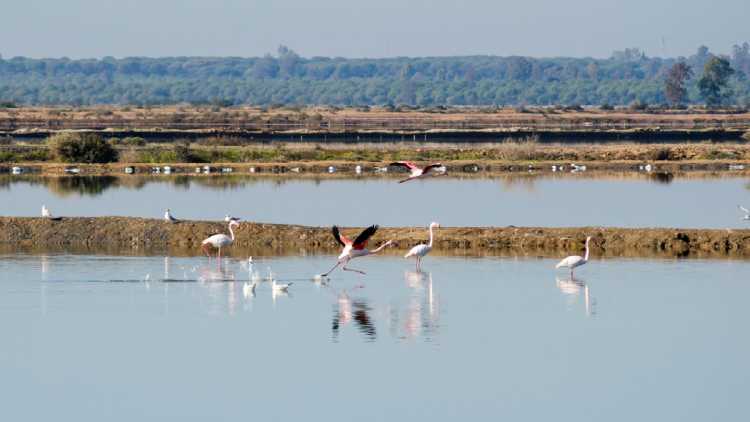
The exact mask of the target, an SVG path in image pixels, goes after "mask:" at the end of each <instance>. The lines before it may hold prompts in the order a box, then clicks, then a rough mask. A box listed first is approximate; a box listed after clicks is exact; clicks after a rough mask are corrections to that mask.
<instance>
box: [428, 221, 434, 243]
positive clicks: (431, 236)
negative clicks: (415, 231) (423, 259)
mask: <svg viewBox="0 0 750 422" xmlns="http://www.w3.org/2000/svg"><path fill="white" fill-rule="evenodd" d="M432 238H433V235H432V224H430V243H429V244H427V246H429V247H432Z"/></svg>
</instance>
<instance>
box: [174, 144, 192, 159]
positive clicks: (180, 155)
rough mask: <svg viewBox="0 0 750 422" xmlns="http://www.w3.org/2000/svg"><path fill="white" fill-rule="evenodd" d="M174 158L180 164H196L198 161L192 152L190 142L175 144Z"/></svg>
mask: <svg viewBox="0 0 750 422" xmlns="http://www.w3.org/2000/svg"><path fill="white" fill-rule="evenodd" d="M174 158H175V160H176V161H177V162H180V163H194V162H195V161H196V160H195V158H194V157H193V153H192V152H191V151H190V143H188V142H182V143H178V144H174Z"/></svg>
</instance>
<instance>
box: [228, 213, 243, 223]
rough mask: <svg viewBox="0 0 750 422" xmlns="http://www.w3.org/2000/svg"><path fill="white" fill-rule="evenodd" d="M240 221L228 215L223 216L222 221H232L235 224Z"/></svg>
mask: <svg viewBox="0 0 750 422" xmlns="http://www.w3.org/2000/svg"><path fill="white" fill-rule="evenodd" d="M240 220H242V219H241V218H239V217H232V216H231V215H230V214H227V215H225V216H224V221H225V222H227V223H230V222H232V221H234V222H236V223H239V222H240Z"/></svg>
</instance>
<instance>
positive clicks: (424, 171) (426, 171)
mask: <svg viewBox="0 0 750 422" xmlns="http://www.w3.org/2000/svg"><path fill="white" fill-rule="evenodd" d="M389 165H391V166H397V167H404V168H406V169H408V170H409V171H410V172H411V174H410V175H409V177H408V178H406V179H404V180H399V183H404V182H408V181H409V180H414V179H419V178H420V177H424V176H428V175H430V174H432V173H435V172H436V171H438V170H440V169H442V171H440V173H445V167H443V165H442V164H440V163H435V164H430V165H429V166H426V167H424V168H420V167H419V166H417V165H416V164H414V163H413V162H411V161H396V162H395V163H391V164H389Z"/></svg>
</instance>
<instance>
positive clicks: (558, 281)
mask: <svg viewBox="0 0 750 422" xmlns="http://www.w3.org/2000/svg"><path fill="white" fill-rule="evenodd" d="M555 285H556V286H557V288H558V289H560V292H562V294H563V295H564V296H565V298H566V305H567V308H568V309H572V308H573V307H575V306H576V303H577V302H578V300H579V298H580V297H581V295H583V307H584V310H585V312H586V316H587V317H591V316H595V315H596V299H594V298H593V297H592V296H591V289H590V288H589V286H588V284H586V281H585V280H584V279H582V278H576V277H570V276H568V277H566V278H560V277H555Z"/></svg>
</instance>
